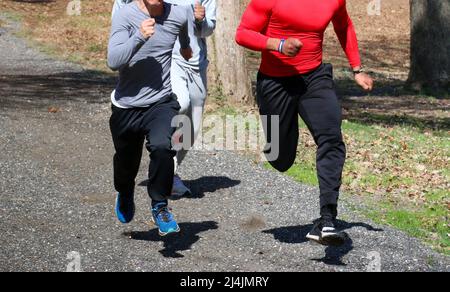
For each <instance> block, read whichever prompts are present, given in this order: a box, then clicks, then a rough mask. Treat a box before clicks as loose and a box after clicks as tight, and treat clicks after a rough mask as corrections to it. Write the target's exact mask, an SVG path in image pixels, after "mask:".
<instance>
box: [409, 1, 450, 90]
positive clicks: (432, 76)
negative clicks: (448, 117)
mask: <svg viewBox="0 0 450 292" xmlns="http://www.w3.org/2000/svg"><path fill="white" fill-rule="evenodd" d="M410 3H411V71H410V74H409V80H408V84H409V85H410V86H411V88H413V89H416V90H422V89H431V90H432V91H434V92H442V91H444V92H446V94H448V90H449V83H450V82H449V75H450V1H449V0H411V1H410Z"/></svg>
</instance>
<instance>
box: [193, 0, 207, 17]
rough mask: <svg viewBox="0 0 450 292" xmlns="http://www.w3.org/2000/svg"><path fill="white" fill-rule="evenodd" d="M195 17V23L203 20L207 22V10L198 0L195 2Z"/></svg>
mask: <svg viewBox="0 0 450 292" xmlns="http://www.w3.org/2000/svg"><path fill="white" fill-rule="evenodd" d="M194 16H195V21H197V22H202V21H203V20H205V17H206V9H205V7H204V6H202V4H201V3H200V1H199V0H197V2H195V6H194Z"/></svg>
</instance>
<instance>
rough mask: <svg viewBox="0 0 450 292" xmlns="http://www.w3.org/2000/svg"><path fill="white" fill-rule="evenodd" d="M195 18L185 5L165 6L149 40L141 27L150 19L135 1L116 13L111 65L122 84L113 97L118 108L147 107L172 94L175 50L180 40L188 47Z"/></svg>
mask: <svg viewBox="0 0 450 292" xmlns="http://www.w3.org/2000/svg"><path fill="white" fill-rule="evenodd" d="M193 17H194V16H193V13H192V10H191V9H189V8H188V7H186V6H180V5H173V4H169V3H164V13H163V15H162V16H160V17H157V18H156V26H155V34H154V35H153V36H152V37H151V38H149V39H148V40H146V39H145V38H144V36H143V35H142V33H141V32H140V29H139V28H140V26H141V24H142V22H143V21H144V20H146V19H149V18H150V16H149V15H148V14H147V13H145V12H143V11H142V10H141V9H140V8H139V7H138V5H137V3H136V2H132V3H130V4H127V5H125V6H124V7H123V8H122V9H120V10H119V11H117V13H115V15H114V17H113V21H112V28H111V37H110V40H109V45H108V66H109V67H110V68H111V69H112V70H115V71H116V70H119V83H118V85H117V87H116V90H115V95H114V96H113V98H114V101H115V104H116V105H118V106H120V107H122V108H134V107H148V106H150V105H151V104H153V103H155V102H157V101H159V100H160V99H161V98H164V97H166V96H169V95H171V94H172V87H171V83H170V81H171V80H170V67H171V60H172V51H173V48H174V46H175V43H176V42H177V39H178V37H179V40H180V44H181V47H183V48H187V47H189V42H190V39H189V34H188V22H189V21H191V19H192V18H193Z"/></svg>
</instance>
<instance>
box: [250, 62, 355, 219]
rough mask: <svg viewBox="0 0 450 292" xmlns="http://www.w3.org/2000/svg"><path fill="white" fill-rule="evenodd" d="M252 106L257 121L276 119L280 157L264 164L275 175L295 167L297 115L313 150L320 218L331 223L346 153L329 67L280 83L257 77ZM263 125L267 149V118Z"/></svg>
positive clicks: (275, 80) (339, 108)
mask: <svg viewBox="0 0 450 292" xmlns="http://www.w3.org/2000/svg"><path fill="white" fill-rule="evenodd" d="M257 102H258V106H259V109H260V114H261V115H265V116H273V115H278V116H279V118H280V133H279V137H280V140H279V143H280V144H279V146H280V149H279V150H280V155H279V156H278V158H277V159H275V160H273V161H270V163H271V165H272V166H273V167H274V168H276V169H277V170H279V171H281V172H284V171H287V170H288V169H289V168H290V167H291V166H292V165H293V163H294V162H295V158H296V155H297V146H298V138H299V125H298V115H300V117H301V118H302V119H303V121H304V122H305V123H306V125H307V127H308V129H309V131H310V132H311V134H312V136H313V137H314V140H315V142H316V144H317V157H316V160H317V161H316V162H317V175H318V178H319V186H320V206H321V215H322V216H323V217H334V218H335V217H336V216H337V210H336V209H337V208H336V206H337V202H338V198H339V189H340V186H341V180H342V170H343V167H344V162H345V156H346V149H345V144H344V141H343V138H342V132H341V124H342V114H341V106H340V102H339V100H338V97H337V95H336V91H335V86H334V81H333V67H332V66H331V65H330V64H322V65H321V66H320V67H319V68H317V69H316V70H314V71H313V72H310V73H308V74H304V75H298V76H293V77H285V78H274V77H270V76H266V75H264V74H262V73H261V72H260V73H259V74H258V84H257ZM268 121H269V124H268V127H265V131H266V138H267V141H268V142H269V143H273V141H271V139H272V138H271V137H272V134H271V132H270V130H268V129H271V125H270V121H271V119H270V117H269V118H268ZM268 150H269V151H270V149H268Z"/></svg>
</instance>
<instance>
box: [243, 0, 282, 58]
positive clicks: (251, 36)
mask: <svg viewBox="0 0 450 292" xmlns="http://www.w3.org/2000/svg"><path fill="white" fill-rule="evenodd" d="M275 1H276V0H252V1H251V2H250V4H249V6H248V7H247V9H246V10H245V12H244V15H243V16H242V20H241V24H240V25H239V27H238V29H237V32H236V42H237V43H238V44H239V45H241V46H243V47H246V48H248V49H250V50H254V51H264V50H265V49H266V47H267V41H268V40H269V37H267V36H265V35H264V34H263V32H264V30H265V29H266V28H267V26H268V24H269V21H270V17H271V15H272V8H273V7H274V5H275Z"/></svg>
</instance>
